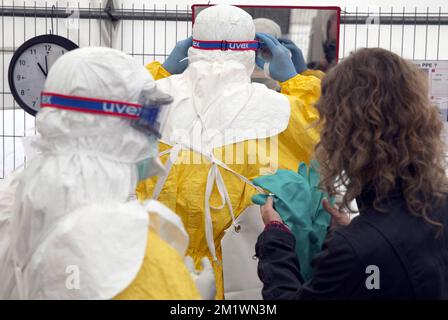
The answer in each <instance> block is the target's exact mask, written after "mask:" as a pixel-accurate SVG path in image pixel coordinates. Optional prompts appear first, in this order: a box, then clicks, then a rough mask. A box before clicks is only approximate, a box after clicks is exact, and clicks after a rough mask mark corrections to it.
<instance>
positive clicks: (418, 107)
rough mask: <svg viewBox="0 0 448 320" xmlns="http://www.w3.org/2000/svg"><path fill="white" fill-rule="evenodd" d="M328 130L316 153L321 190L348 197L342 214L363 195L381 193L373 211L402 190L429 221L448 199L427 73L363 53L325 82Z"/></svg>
mask: <svg viewBox="0 0 448 320" xmlns="http://www.w3.org/2000/svg"><path fill="white" fill-rule="evenodd" d="M317 109H318V110H319V113H320V116H321V118H320V119H321V120H320V122H319V125H320V126H321V128H322V131H321V140H320V142H319V144H318V145H317V147H316V158H317V160H318V161H319V163H320V173H321V179H322V180H321V187H322V189H323V190H325V191H327V192H328V193H329V194H330V195H336V194H340V193H339V191H338V190H340V186H343V187H345V189H346V192H345V194H344V195H343V198H342V204H341V206H342V208H343V209H345V210H348V211H352V209H351V208H350V205H349V203H350V202H351V201H352V200H353V199H355V198H356V197H358V196H359V195H360V194H361V192H362V191H363V190H366V189H369V190H372V191H373V192H375V193H374V194H375V200H374V202H373V205H374V208H375V209H377V210H379V211H383V210H382V209H381V208H380V207H381V206H380V204H381V202H382V201H383V200H384V199H386V198H387V196H388V194H389V193H390V192H391V191H392V190H393V189H395V188H396V187H397V183H400V187H401V191H402V193H403V196H404V198H405V201H406V205H407V208H408V210H409V212H410V213H411V214H413V215H416V216H421V217H423V218H424V219H425V220H426V221H427V222H429V223H430V224H432V225H434V226H436V227H437V229H438V231H439V232H440V231H441V230H442V228H443V226H442V225H441V224H440V223H438V222H437V221H434V220H432V219H431V218H430V215H429V214H430V211H431V209H432V208H433V206H434V205H435V204H437V205H438V204H441V202H443V201H445V200H446V193H447V192H448V183H447V177H446V173H445V168H444V166H445V159H444V144H443V142H442V139H441V133H442V130H443V123H442V121H441V119H440V116H439V114H438V110H437V108H436V107H435V106H433V105H432V104H431V102H430V100H429V98H428V81H427V78H425V77H424V76H423V73H422V71H421V70H419V69H418V68H417V67H416V66H414V65H413V64H411V63H410V62H407V61H406V60H404V59H402V58H401V57H399V56H398V55H396V54H394V53H392V52H390V51H387V50H384V49H379V48H378V49H360V50H358V51H356V52H355V53H352V54H351V55H350V57H348V58H347V59H345V60H344V61H343V62H341V63H339V64H338V65H337V66H336V67H334V68H333V69H332V70H331V71H330V72H329V73H328V74H327V75H326V76H325V78H324V79H323V82H322V96H321V98H320V100H319V102H318V104H317Z"/></svg>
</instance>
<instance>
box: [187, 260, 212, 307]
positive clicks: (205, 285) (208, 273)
mask: <svg viewBox="0 0 448 320" xmlns="http://www.w3.org/2000/svg"><path fill="white" fill-rule="evenodd" d="M184 263H185V265H186V266H187V268H188V270H189V271H190V275H191V277H192V278H193V280H194V282H195V283H196V287H197V288H198V290H199V293H200V294H201V296H202V299H203V300H214V299H215V295H216V285H215V272H214V271H213V267H212V264H211V263H210V260H209V259H208V258H202V259H201V265H202V271H197V270H196V269H195V267H194V261H193V258H192V257H190V256H187V257H185V259H184Z"/></svg>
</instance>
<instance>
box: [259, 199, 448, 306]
mask: <svg viewBox="0 0 448 320" xmlns="http://www.w3.org/2000/svg"><path fill="white" fill-rule="evenodd" d="M371 200H372V196H371V194H368V193H367V194H363V195H362V196H361V197H360V198H358V199H357V202H358V206H359V207H360V215H359V216H358V217H356V218H354V219H353V220H352V222H351V223H350V225H348V226H347V227H341V228H338V229H335V230H334V231H331V232H329V234H328V236H327V239H326V241H325V243H324V245H323V251H322V252H321V253H320V254H318V255H317V256H316V257H315V258H314V260H313V268H314V276H313V278H312V279H311V280H310V281H308V282H307V283H303V280H302V278H301V276H300V273H299V263H298V260H297V255H296V253H295V249H294V246H295V239H294V236H293V235H292V234H291V233H289V232H285V231H284V230H281V229H277V228H270V229H267V230H265V231H264V232H263V233H262V234H261V235H260V236H259V238H258V242H257V244H256V255H257V256H258V259H259V264H258V275H259V277H260V279H261V281H262V282H263V284H264V287H263V297H264V298H265V299H448V206H447V205H446V204H444V205H442V206H439V208H438V209H435V210H434V211H433V212H432V215H431V216H432V218H433V219H435V220H437V221H439V222H441V223H442V224H444V226H445V228H444V230H443V233H442V235H441V236H440V237H439V238H437V239H436V238H435V232H436V229H435V228H434V227H433V226H431V225H430V224H428V223H427V222H425V221H424V220H423V219H422V218H418V217H415V216H412V215H411V214H410V213H409V212H408V210H407V209H406V207H405V203H404V199H403V196H402V194H401V193H400V192H395V193H393V194H392V195H391V196H390V197H389V199H388V200H387V201H385V203H384V204H383V206H382V207H383V208H386V209H387V212H378V211H376V210H374V209H373V206H372V203H371ZM368 266H374V267H370V268H372V269H368ZM375 266H376V267H378V269H377V271H379V272H376V271H375V270H374V269H376V267H375ZM372 270H373V271H372ZM373 274H379V278H372V276H373ZM378 279H379V281H375V280H378ZM366 282H367V284H368V285H366ZM372 284H376V285H378V284H379V289H376V288H375V287H373V288H372ZM368 287H370V289H368Z"/></svg>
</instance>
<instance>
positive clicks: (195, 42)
mask: <svg viewBox="0 0 448 320" xmlns="http://www.w3.org/2000/svg"><path fill="white" fill-rule="evenodd" d="M200 46H201V44H200V43H199V41H193V47H200Z"/></svg>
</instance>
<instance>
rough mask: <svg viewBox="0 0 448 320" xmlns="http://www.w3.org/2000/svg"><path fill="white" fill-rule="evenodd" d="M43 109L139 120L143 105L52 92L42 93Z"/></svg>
mask: <svg viewBox="0 0 448 320" xmlns="http://www.w3.org/2000/svg"><path fill="white" fill-rule="evenodd" d="M40 105H41V107H51V108H57V109H63V110H71V111H78V112H86V113H94V114H102V115H108V116H117V117H122V118H127V119H139V118H140V114H141V112H142V105H141V104H138V103H128V102H122V101H114V100H103V99H93V98H86V97H78V96H69V95H63V94H58V93H52V92H42V94H41V104H40Z"/></svg>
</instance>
